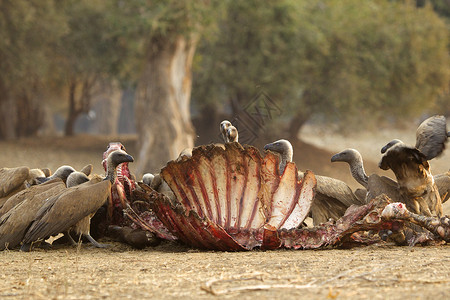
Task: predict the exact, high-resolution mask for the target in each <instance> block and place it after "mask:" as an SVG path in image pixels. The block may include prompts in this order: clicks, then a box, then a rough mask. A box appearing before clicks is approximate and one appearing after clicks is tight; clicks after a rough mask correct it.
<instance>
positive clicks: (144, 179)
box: [142, 173, 155, 186]
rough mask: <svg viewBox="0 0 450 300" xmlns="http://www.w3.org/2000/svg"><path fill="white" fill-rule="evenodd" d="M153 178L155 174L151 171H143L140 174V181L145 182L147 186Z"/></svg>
mask: <svg viewBox="0 0 450 300" xmlns="http://www.w3.org/2000/svg"><path fill="white" fill-rule="evenodd" d="M153 179H155V175H153V174H152V173H145V174H144V175H143V176H142V182H143V183H145V184H146V185H148V186H151V185H152V181H153Z"/></svg>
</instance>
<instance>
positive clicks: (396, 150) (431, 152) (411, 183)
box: [379, 116, 449, 217]
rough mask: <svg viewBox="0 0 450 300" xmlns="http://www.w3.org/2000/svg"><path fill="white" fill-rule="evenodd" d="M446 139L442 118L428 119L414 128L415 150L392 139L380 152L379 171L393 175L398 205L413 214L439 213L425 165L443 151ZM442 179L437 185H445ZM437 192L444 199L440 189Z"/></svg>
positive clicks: (438, 200)
mask: <svg viewBox="0 0 450 300" xmlns="http://www.w3.org/2000/svg"><path fill="white" fill-rule="evenodd" d="M448 137H449V132H448V131H447V124H446V120H445V117H444V116H432V117H430V118H428V119H426V120H425V121H423V122H422V123H421V124H420V125H419V127H418V128H417V130H416V145H415V147H410V146H407V145H406V144H404V143H403V142H402V141H400V140H398V139H395V140H392V141H391V142H389V143H388V144H386V145H385V146H384V147H383V148H381V153H384V155H383V157H382V158H381V161H380V163H379V167H380V168H381V169H383V170H389V169H390V170H392V171H393V172H394V174H395V177H396V178H397V182H398V186H399V191H400V194H401V195H402V196H403V197H404V198H405V199H404V200H405V201H401V202H403V203H405V204H406V207H407V208H408V210H410V211H412V212H413V213H416V214H422V215H426V216H438V217H440V216H441V215H442V213H443V212H442V199H441V196H440V191H439V188H438V186H437V185H436V181H435V178H434V177H433V175H432V174H431V170H430V165H429V163H428V161H429V160H431V159H433V158H435V157H437V156H439V155H440V154H441V153H442V152H443V151H444V149H445V144H446V142H447V140H448ZM444 179H445V177H443V178H442V181H440V183H441V184H445V180H444ZM441 192H443V193H444V196H446V195H445V192H444V189H442V191H441Z"/></svg>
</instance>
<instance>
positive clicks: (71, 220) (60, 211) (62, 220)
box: [21, 150, 133, 251]
mask: <svg viewBox="0 0 450 300" xmlns="http://www.w3.org/2000/svg"><path fill="white" fill-rule="evenodd" d="M132 161H133V157H131V156H130V155H128V154H127V153H126V152H125V151H123V150H115V151H113V152H111V153H110V154H109V155H108V157H107V160H106V165H107V168H106V170H107V171H106V173H107V174H106V178H105V179H104V180H102V181H101V182H98V183H95V184H89V182H87V183H85V184H82V185H79V186H76V187H73V188H69V189H68V190H67V191H65V192H63V193H61V194H59V195H57V196H54V197H51V198H49V199H48V200H47V201H46V203H45V204H44V205H43V206H42V207H41V209H40V210H39V211H38V213H37V214H36V217H35V220H34V221H33V223H32V224H31V226H30V228H29V229H28V231H27V232H26V234H25V236H24V238H23V245H22V247H21V250H23V251H29V250H30V249H31V245H32V243H33V242H36V241H41V240H43V239H45V238H47V237H49V236H52V235H56V234H59V233H61V232H65V231H67V230H68V229H69V228H71V227H72V226H74V225H75V224H77V223H78V222H79V221H81V220H82V219H83V218H85V217H87V216H89V215H91V214H94V213H95V212H96V211H97V210H98V209H99V208H100V207H101V206H102V205H104V204H105V203H106V201H107V199H108V197H109V195H110V193H111V186H112V184H114V182H115V179H116V168H117V166H118V165H119V164H121V163H123V162H132ZM84 236H85V237H86V238H87V239H88V240H89V241H90V242H91V243H92V244H94V245H95V246H97V247H102V246H103V245H101V244H99V243H97V242H96V241H95V240H94V239H93V238H92V237H91V236H90V234H89V233H87V234H86V233H84Z"/></svg>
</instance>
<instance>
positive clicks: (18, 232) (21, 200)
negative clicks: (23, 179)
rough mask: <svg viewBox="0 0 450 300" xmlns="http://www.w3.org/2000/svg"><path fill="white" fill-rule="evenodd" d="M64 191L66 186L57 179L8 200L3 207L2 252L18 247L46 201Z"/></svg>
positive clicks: (0, 218) (0, 229)
mask: <svg viewBox="0 0 450 300" xmlns="http://www.w3.org/2000/svg"><path fill="white" fill-rule="evenodd" d="M63 190H66V185H65V184H64V182H63V181H62V180H61V179H59V178H56V179H53V180H51V181H47V182H46V183H44V184H39V185H34V186H32V187H30V188H28V189H25V190H23V191H21V192H20V193H18V194H16V195H14V196H13V197H11V198H10V199H8V201H7V202H6V203H5V205H4V207H2V210H4V214H3V215H2V216H1V217H0V250H3V249H5V248H6V247H8V248H14V247H16V246H18V245H19V244H20V242H21V241H22V239H23V237H24V235H25V232H26V230H27V228H28V227H29V226H30V224H31V223H32V222H33V220H34V217H35V216H36V213H37V212H38V211H39V209H40V208H41V207H42V205H43V204H44V202H45V201H46V199H48V198H49V197H52V196H55V195H58V194H60V193H61V192H62V191H63Z"/></svg>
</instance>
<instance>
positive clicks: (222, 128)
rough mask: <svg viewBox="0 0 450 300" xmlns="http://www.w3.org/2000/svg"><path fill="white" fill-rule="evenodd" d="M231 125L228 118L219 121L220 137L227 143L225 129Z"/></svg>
mask: <svg viewBox="0 0 450 300" xmlns="http://www.w3.org/2000/svg"><path fill="white" fill-rule="evenodd" d="M230 126H232V125H231V122H230V121H228V120H223V121H222V122H220V126H219V130H220V134H221V135H222V139H223V142H224V143H228V137H227V129H228V127H230Z"/></svg>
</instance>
